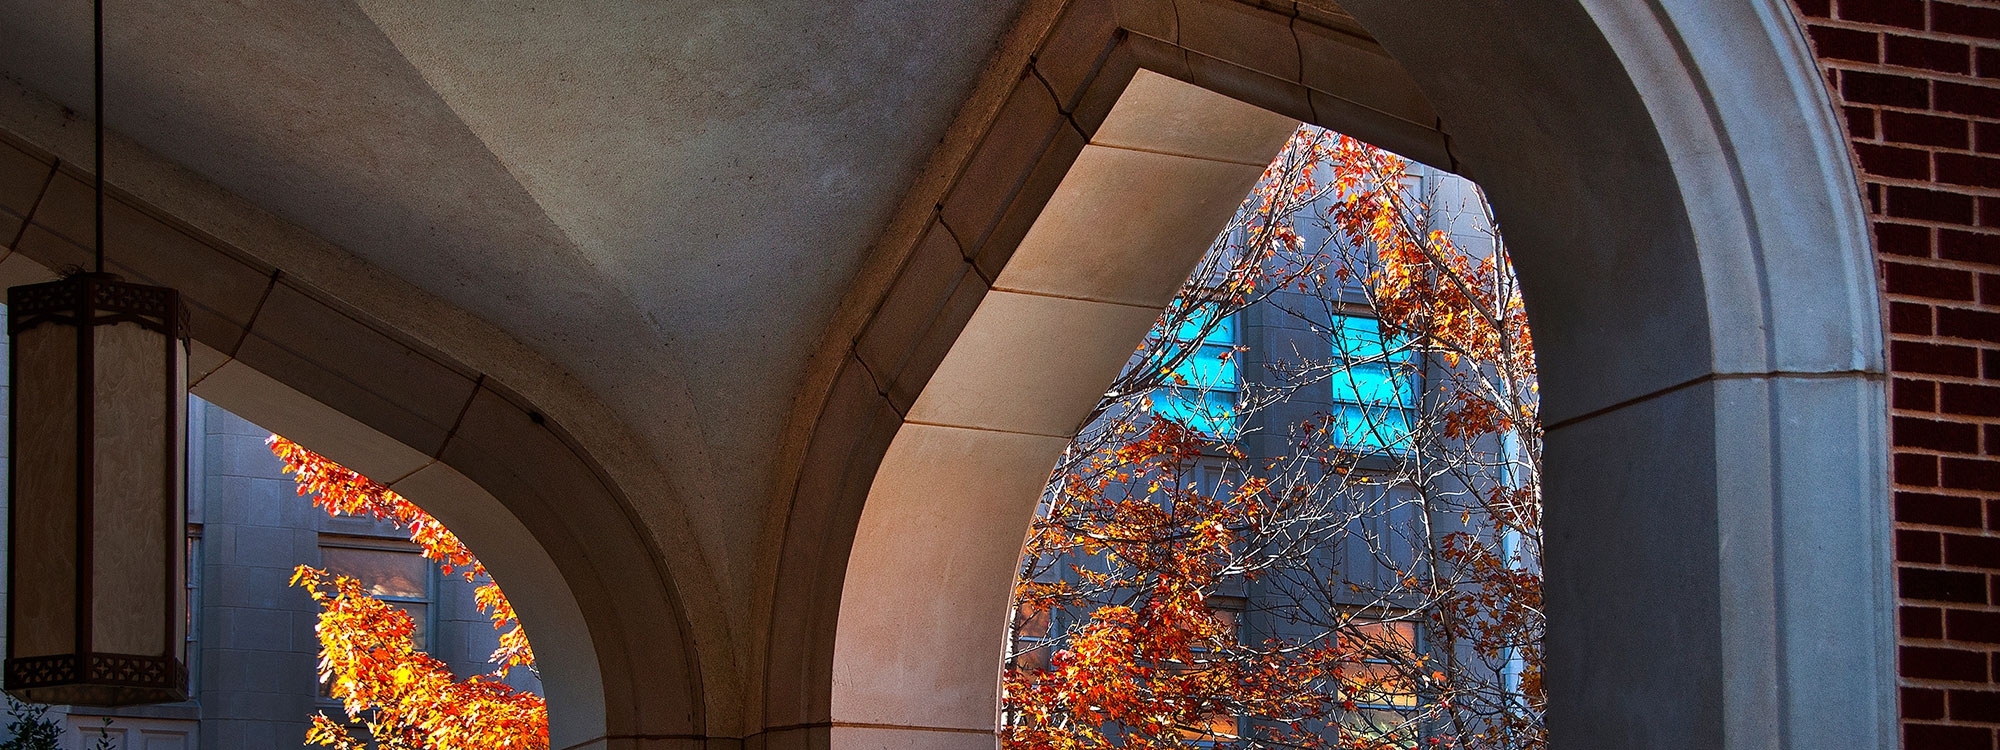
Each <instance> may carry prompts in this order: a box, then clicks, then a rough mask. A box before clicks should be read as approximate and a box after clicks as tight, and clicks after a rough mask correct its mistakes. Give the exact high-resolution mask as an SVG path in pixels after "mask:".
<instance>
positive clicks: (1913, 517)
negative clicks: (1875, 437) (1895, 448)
mask: <svg viewBox="0 0 2000 750" xmlns="http://www.w3.org/2000/svg"><path fill="white" fill-rule="evenodd" d="M1902 457H1903V456H1897V458H1898V459H1900V458H1902ZM1919 458H1930V456H1920V457H1919ZM1898 481H1901V478H1900V477H1899V478H1898ZM1981 507H1982V506H1981V503H1980V502H1979V500H1977V499H1975V498H1970V497H1955V496H1952V495H1933V494H1930V493H1925V492H1898V493H1896V522H1897V523H1921V524H1928V525H1931V526H1956V527H1959V528H1964V529H1977V528H1980V527H1981V526H1982V525H1984V524H1985V523H1986V519H1985V518H1984V515H1985V514H1984V513H1983V512H1982V511H1981V510H1980V509H1981Z"/></svg>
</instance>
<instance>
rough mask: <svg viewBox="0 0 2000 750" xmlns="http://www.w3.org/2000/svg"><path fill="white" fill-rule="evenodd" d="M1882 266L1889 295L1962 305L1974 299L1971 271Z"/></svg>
mask: <svg viewBox="0 0 2000 750" xmlns="http://www.w3.org/2000/svg"><path fill="white" fill-rule="evenodd" d="M1882 266H1883V276H1885V277H1887V280H1888V282H1889V283H1888V288H1889V293H1890V294H1908V295H1912V296H1917V297H1927V298H1930V299H1948V300H1962V301H1965V302H1971V301H1973V299H1975V297H1974V296H1973V287H1972V282H1973V276H1972V273H1971V272H1970V271H1961V270H1959V269H1956V268H1939V267H1936V266H1919V265H1913V264H1909V263H1884V264H1882Z"/></svg>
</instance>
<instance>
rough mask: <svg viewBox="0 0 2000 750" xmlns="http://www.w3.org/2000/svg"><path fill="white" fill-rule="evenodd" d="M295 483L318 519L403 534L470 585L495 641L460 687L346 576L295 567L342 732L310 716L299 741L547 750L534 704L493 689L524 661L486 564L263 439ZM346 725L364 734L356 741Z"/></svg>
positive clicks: (428, 520) (341, 475)
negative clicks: (341, 714) (370, 521)
mask: <svg viewBox="0 0 2000 750" xmlns="http://www.w3.org/2000/svg"><path fill="white" fill-rule="evenodd" d="M266 442H267V444H268V445H269V446H270V447H271V452H272V453H273V454H275V455H277V457H278V458H279V459H280V460H281V461H283V462H284V465H285V471H286V473H289V474H291V475H292V478H293V479H294V481H296V482H297V483H298V493H299V494H300V495H311V496H312V497H313V504H314V505H315V506H317V507H319V508H320V509H322V510H325V511H326V512H327V514H329V515H348V516H366V517H371V518H375V519H379V520H387V521H390V522H393V523H395V524H396V525H397V526H398V527H400V528H403V529H406V530H408V531H409V534H410V541H412V542H415V543H416V544H417V546H418V547H419V548H421V549H422V551H423V554H424V557H426V558H428V559H430V560H431V561H432V562H435V563H437V564H438V566H439V568H440V569H442V570H443V571H444V572H445V574H447V575H452V574H456V575H460V576H463V577H464V578H465V580H466V581H468V582H474V581H476V582H479V587H478V589H477V590H476V592H475V594H474V596H475V598H476V600H477V602H478V604H479V608H480V610H481V611H482V612H484V613H486V615H487V616H488V617H490V618H491V619H492V621H493V627H494V628H495V629H496V630H499V631H500V647H499V648H498V649H496V650H494V652H493V654H492V655H491V657H489V660H490V661H491V662H492V663H493V665H494V669H493V671H492V672H491V673H488V674H482V675H474V676H472V677H470V678H467V679H464V680H459V679H457V678H456V677H454V676H453V674H452V672H451V669H450V667H448V666H446V665H445V664H444V663H443V662H440V661H438V660H437V659H435V658H432V657H431V656H430V655H429V654H426V653H424V652H422V651H420V650H418V649H417V648H416V644H415V642H414V640H413V639H412V635H413V633H414V629H415V623H414V622H412V621H411V619H410V616H409V615H408V614H406V613H404V612H403V611H402V610H399V609H396V608H395V607H392V606H390V605H388V604H387V603H385V602H383V601H382V600H379V599H376V598H374V597H372V596H369V595H368V593H367V592H366V591H365V590H363V588H362V586H361V584H360V583H359V582H358V581H356V580H354V579H353V578H349V577H346V576H337V575H331V574H329V573H327V572H326V571H324V570H320V569H317V568H313V567H310V566H305V565H301V566H299V567H298V568H297V570H296V571H295V572H294V573H293V575H292V584H293V585H295V586H301V587H303V588H305V589H306V590H307V591H309V592H311V594H312V598H313V601H314V602H316V603H318V604H319V607H320V615H319V624H318V626H317V627H316V628H315V632H316V633H317V635H318V637H319V643H320V663H319V671H320V679H321V680H324V681H326V682H327V683H328V685H329V686H330V688H331V690H332V693H333V697H334V698H337V699H339V700H340V701H341V707H342V709H343V710H344V711H345V712H346V714H347V717H346V718H347V724H343V723H342V722H338V721H335V720H333V719H332V718H330V717H328V716H326V715H325V714H323V713H321V714H315V715H314V716H313V724H312V728H311V729H310V730H309V731H308V733H307V737H306V739H307V741H308V742H312V743H315V744H319V745H324V746H327V747H333V748H337V750H363V749H364V748H368V747H370V746H371V742H372V746H373V747H375V748H380V749H381V750H419V749H421V750H543V749H545V748H547V747H548V746H549V721H548V707H547V705H546V704H545V703H544V702H543V700H542V697H541V696H539V695H536V694H534V693H531V692H527V691H521V690H515V689H514V688H512V687H510V686H509V685H507V684H506V683H505V682H502V681H501V680H502V679H503V678H505V677H506V676H507V673H508V670H509V669H512V668H515V667H524V668H527V669H531V670H532V669H533V668H534V663H535V655H534V651H533V650H532V649H531V648H530V647H529V645H528V639H527V635H526V634H524V633H523V632H522V630H521V625H520V622H519V621H518V620H517V619H516V618H515V616H514V608H513V605H511V604H509V603H508V602H507V597H506V595H505V594H503V593H501V591H500V587H499V586H498V585H497V584H494V583H493V581H492V579H491V578H490V577H488V576H487V575H486V568H485V566H483V565H481V564H480V563H479V559H478V558H476V557H474V556H473V555H472V552H471V551H470V550H468V549H466V547H465V545H464V544H463V543H461V542H460V541H459V540H458V537H457V536H455V535H453V534H452V533H451V531H449V530H447V529H446V528H445V527H444V525H443V524H441V523H438V521H437V519H435V518H432V517H431V516H430V514H428V513H425V512H424V511H423V510H422V509H421V508H418V507H417V506H416V505H415V504H414V503H411V502H410V501H409V500H406V499H404V498H403V497H402V496H401V495H398V494H396V493H395V492H394V491H391V490H390V489H389V488H387V487H384V486H382V485H380V484H376V483H375V482H373V481H371V480H369V479H368V478H367V477H364V476H361V475H360V474H357V473H355V472H354V471H352V470H349V469H347V468H345V467H342V466H340V465H339V464H336V463H334V462H333V461H330V460H328V459H327V458H326V457H325V456H321V455H320V454H318V453H314V452H312V451H310V450H307V449H306V448H304V447H302V446H300V445H299V444H297V443H294V442H292V441H290V440H286V439H285V438H282V437H279V436H277V435H272V436H271V438H270V439H269V440H268V441H266ZM350 724H352V725H359V727H360V728H361V729H362V730H364V732H365V735H364V737H365V738H357V737H356V736H355V733H354V732H353V731H352V729H351V727H350V726H349V725H350Z"/></svg>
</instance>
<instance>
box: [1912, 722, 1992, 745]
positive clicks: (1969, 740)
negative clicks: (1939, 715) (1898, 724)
mask: <svg viewBox="0 0 2000 750" xmlns="http://www.w3.org/2000/svg"><path fill="white" fill-rule="evenodd" d="M1903 747H1906V748H1909V750H1993V730H1990V729H1981V728H1979V727H1960V726H1945V725H1942V724H1904V725H1903Z"/></svg>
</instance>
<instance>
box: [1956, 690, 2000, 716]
mask: <svg viewBox="0 0 2000 750" xmlns="http://www.w3.org/2000/svg"><path fill="white" fill-rule="evenodd" d="M1951 720H1952V721H1977V722H1983V723H1987V724H2000V691H1993V690H1953V691H1951Z"/></svg>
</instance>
